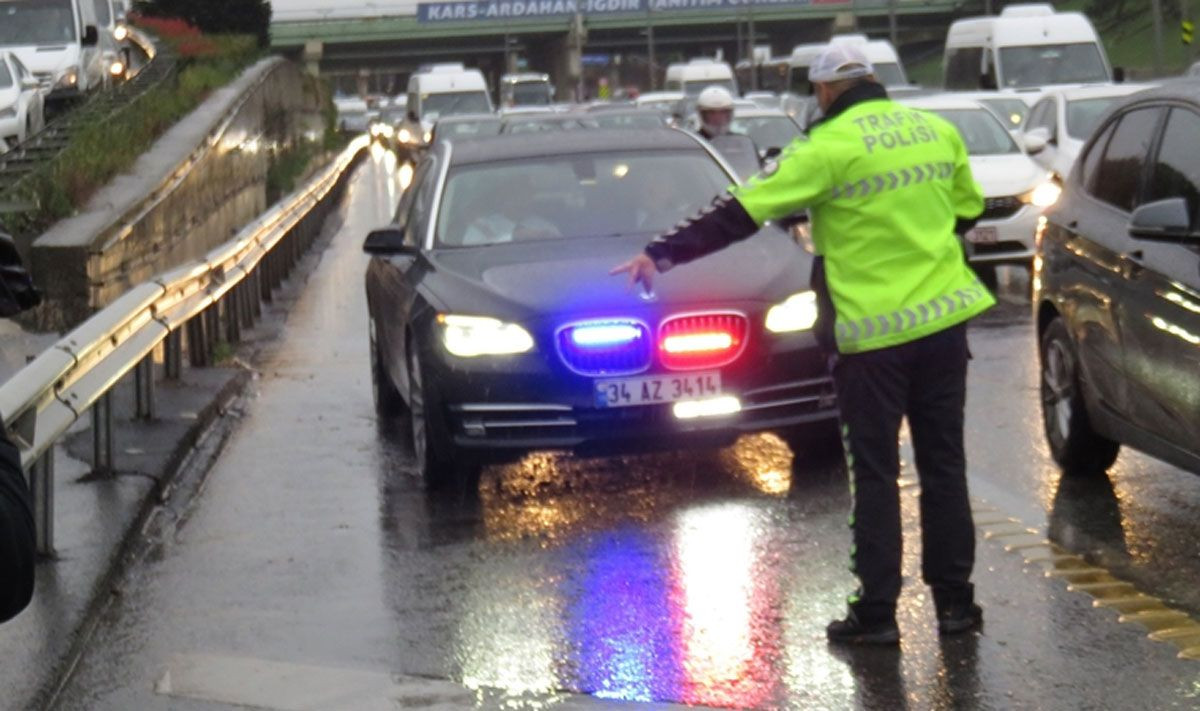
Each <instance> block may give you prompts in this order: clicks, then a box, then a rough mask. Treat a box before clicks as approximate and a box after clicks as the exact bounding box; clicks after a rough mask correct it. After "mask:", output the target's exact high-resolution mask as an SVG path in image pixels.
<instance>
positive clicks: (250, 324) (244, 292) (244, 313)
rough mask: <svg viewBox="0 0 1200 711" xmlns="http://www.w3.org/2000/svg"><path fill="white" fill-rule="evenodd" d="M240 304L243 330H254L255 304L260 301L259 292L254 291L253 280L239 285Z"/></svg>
mask: <svg viewBox="0 0 1200 711" xmlns="http://www.w3.org/2000/svg"><path fill="white" fill-rule="evenodd" d="M238 294H239V298H238V303H239V304H241V306H242V308H241V309H240V310H241V318H242V328H254V302H255V301H256V300H257V299H258V292H256V291H255V290H254V282H253V281H252V280H246V281H243V282H242V283H241V284H238Z"/></svg>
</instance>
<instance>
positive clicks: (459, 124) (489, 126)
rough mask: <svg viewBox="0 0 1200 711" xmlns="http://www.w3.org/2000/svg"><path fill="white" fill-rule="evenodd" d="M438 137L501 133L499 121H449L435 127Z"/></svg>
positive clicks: (477, 136)
mask: <svg viewBox="0 0 1200 711" xmlns="http://www.w3.org/2000/svg"><path fill="white" fill-rule="evenodd" d="M435 131H436V133H437V135H438V138H480V137H483V136H498V135H500V122H499V121H447V122H445V123H439V124H438V125H437V128H436V129H435Z"/></svg>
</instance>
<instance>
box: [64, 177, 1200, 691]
mask: <svg viewBox="0 0 1200 711" xmlns="http://www.w3.org/2000/svg"><path fill="white" fill-rule="evenodd" d="M394 177H395V165H394V164H393V163H391V162H390V161H389V160H388V159H386V158H385V157H383V156H376V157H375V158H374V159H373V160H372V161H371V162H369V163H368V164H367V165H366V166H365V167H364V169H363V172H362V174H361V175H360V176H359V178H358V180H357V181H356V184H355V186H354V188H353V190H352V191H351V194H350V205H349V207H348V209H347V211H346V214H345V221H346V226H345V228H344V229H343V231H342V233H341V234H340V235H339V237H338V238H337V239H336V240H335V242H334V243H333V245H332V246H331V248H330V249H329V251H328V252H327V253H326V255H325V256H324V258H323V262H322V264H321V265H320V267H319V268H318V270H317V271H316V272H315V273H314V275H313V278H312V281H311V283H310V284H309V285H308V287H307V289H306V291H305V292H304V294H303V296H302V298H301V299H300V301H299V302H298V303H297V304H296V306H295V308H294V309H293V312H292V315H291V317H290V319H289V323H288V327H287V329H286V332H285V334H284V336H283V338H282V340H281V342H280V343H278V344H277V345H276V346H275V347H273V348H272V349H271V350H270V352H269V353H267V354H266V355H265V357H264V359H263V362H262V363H261V368H262V373H263V377H262V379H261V381H260V382H259V383H258V385H257V389H256V394H255V397H254V398H252V399H251V400H249V401H248V403H247V406H246V413H245V417H244V420H243V422H242V423H241V425H240V427H239V429H238V431H237V432H236V433H235V434H234V436H233V438H232V440H231V441H230V443H229V445H228V447H227V449H226V451H225V453H224V454H223V456H222V458H221V459H220V461H219V462H218V463H217V465H216V467H215V468H214V470H213V472H212V473H211V476H210V479H209V481H208V484H207V487H206V490H205V492H204V493H203V495H202V496H201V497H200V498H199V499H198V500H197V501H196V502H195V504H194V509H193V510H192V512H191V513H190V515H189V517H188V519H187V520H186V522H185V523H184V524H183V525H181V527H180V528H179V530H178V531H177V532H176V533H175V535H174V536H173V537H172V538H171V540H170V541H168V542H166V543H164V545H163V546H162V548H161V550H160V551H159V554H158V555H157V556H155V557H154V558H153V559H152V560H151V561H150V562H148V563H147V564H146V565H145V566H143V567H142V568H140V569H138V570H137V571H135V573H134V574H133V575H132V576H131V579H130V580H129V581H128V582H127V584H126V585H125V586H124V594H123V595H122V596H121V598H120V600H119V602H118V604H117V605H116V606H115V607H114V609H113V611H112V612H111V613H110V614H109V615H107V616H106V618H105V620H104V622H103V624H102V625H101V627H100V629H99V630H98V632H97V634H96V636H95V639H94V642H93V643H92V645H91V646H90V648H89V650H88V652H87V654H86V655H85V656H84V658H83V659H82V661H81V663H80V666H79V670H78V673H77V674H76V675H75V677H74V678H73V679H72V681H71V683H70V684H69V685H68V686H67V689H66V691H65V693H64V695H63V697H62V703H61V704H60V708H64V709H135V708H136V709H143V708H162V709H167V708H169V709H184V710H185V711H189V710H191V709H206V710H207V709H216V708H229V707H230V706H229V704H231V703H233V701H231V698H230V694H231V693H232V692H231V691H230V689H231V688H235V687H237V686H238V684H250V683H251V681H253V678H252V677H249V676H247V677H246V678H224V679H218V680H215V681H213V680H210V683H212V684H214V685H217V686H221V688H219V689H218V688H208V689H206V688H204V687H202V686H200V687H197V688H193V689H191V690H190V691H189V692H188V693H182V692H179V691H178V690H176V691H175V692H174V694H175V695H164V694H170V693H172V692H171V689H172V688H173V687H172V686H171V685H170V684H164V683H163V682H164V679H167V678H168V676H169V672H170V671H171V670H172V667H171V662H170V660H171V659H172V658H173V656H174V655H218V656H220V655H224V656H227V657H237V658H251V659H261V660H270V661H274V662H283V663H291V664H296V665H310V666H316V667H321V668H327V669H330V670H365V671H371V672H377V673H379V674H382V675H404V676H405V677H406V678H433V679H447V680H450V681H451V682H454V683H455V684H458V685H462V686H463V687H466V688H467V689H469V690H471V692H472V694H475V695H476V697H477V698H478V699H481V700H483V702H482V704H481V705H484V706H489V707H497V708H500V707H506V708H544V707H553V706H555V705H556V704H568V703H572V702H573V700H572V699H570V698H569V697H567V696H564V694H568V695H569V694H586V695H589V696H591V697H594V698H597V699H599V700H603V701H614V702H615V701H628V702H641V701H660V702H672V703H682V704H693V705H702V706H714V707H733V708H797V709H810V708H814V709H844V708H864V709H889V710H890V709H899V708H912V709H1024V708H1031V709H1032V708H1039V709H1040V708H1048V709H1054V708H1132V707H1144V708H1155V709H1160V708H1162V709H1167V708H1181V709H1182V708H1196V707H1197V706H1198V705H1200V666H1198V665H1196V664H1195V663H1192V662H1185V661H1179V660H1176V659H1175V658H1174V655H1175V649H1174V648H1172V647H1168V646H1166V645H1161V644H1156V643H1152V642H1149V641H1147V640H1146V639H1145V638H1144V635H1143V634H1140V633H1139V632H1138V630H1137V629H1135V628H1133V627H1131V626H1118V625H1117V624H1115V622H1114V621H1113V619H1112V615H1111V614H1109V613H1105V612H1102V611H1096V610H1093V609H1092V608H1091V605H1090V600H1089V599H1088V598H1085V597H1084V596H1081V595H1077V594H1070V593H1067V592H1066V591H1065V588H1064V587H1063V586H1062V584H1061V583H1059V582H1057V581H1052V580H1047V579H1045V578H1044V577H1043V576H1042V575H1041V569H1040V568H1034V567H1030V566H1025V565H1024V564H1023V562H1022V561H1021V559H1020V558H1017V557H1014V556H1011V555H1008V554H1006V553H1004V552H1003V549H1002V548H1001V547H999V546H997V545H996V544H995V543H992V542H983V541H981V543H980V547H979V566H978V575H977V581H978V583H979V587H980V591H979V594H980V597H981V600H982V601H983V603H984V604H985V606H986V608H987V615H988V617H987V619H988V622H987V630H986V632H985V634H984V635H982V636H981V637H978V638H976V637H968V638H963V639H957V640H952V641H949V642H944V643H943V642H940V641H939V640H938V638H937V636H936V634H935V632H934V630H933V627H932V621H933V618H932V615H933V611H932V603H931V601H930V600H929V596H928V594H927V593H926V591H925V590H924V588H923V587H921V585H920V583H919V579H920V578H919V537H918V536H916V535H915V532H916V530H917V529H916V495H917V492H916V490H915V489H911V488H910V489H906V490H905V492H904V497H903V499H904V504H905V530H906V532H907V539H906V540H907V541H908V542H909V545H908V547H907V549H906V552H905V573H906V576H907V585H906V588H905V594H904V598H903V600H902V605H901V609H900V624H901V628H902V630H903V633H904V645H903V648H902V650H901V651H899V652H897V651H892V650H866V651H859V652H850V653H847V652H839V651H837V650H831V649H829V648H828V647H827V645H826V644H825V642H824V637H823V630H824V625H825V624H826V622H827V621H828V620H829V619H831V618H832V617H833V616H835V615H839V614H840V613H841V612H842V609H843V598H844V595H845V594H846V593H847V592H848V591H849V590H850V588H851V587H852V583H853V580H852V578H851V576H850V574H849V572H848V571H847V564H848V558H847V556H848V548H849V536H848V531H847V530H846V513H847V511H848V509H849V496H848V492H847V486H846V480H845V473H844V471H843V470H842V467H841V465H840V463H839V462H837V461H829V460H827V459H826V460H821V459H813V458H811V457H809V456H807V455H805V454H804V453H800V454H799V456H796V457H793V455H792V453H791V452H790V451H789V450H788V449H787V447H786V446H785V445H783V443H782V442H780V441H779V440H777V439H775V438H774V437H771V436H767V435H764V436H756V437H748V438H743V439H742V440H740V441H739V442H738V444H737V445H736V446H734V447H731V448H727V449H723V450H714V451H701V452H690V453H668V454H659V455H648V456H638V457H621V458H594V459H576V458H573V457H568V456H564V455H554V454H537V455H531V456H530V457H527V458H526V459H524V460H523V461H521V462H519V463H517V464H514V465H510V466H505V467H495V468H491V469H488V470H487V471H486V472H485V473H484V476H483V479H482V482H481V484H480V489H479V491H478V492H471V493H469V494H468V493H466V492H451V493H448V494H446V495H439V496H428V495H426V494H424V493H423V492H422V491H421V490H420V487H419V486H418V484H417V482H416V481H415V480H414V478H413V476H412V473H411V472H412V467H411V464H410V459H409V452H408V446H407V443H406V442H405V441H404V440H403V437H400V436H398V435H396V434H395V433H396V432H399V431H402V430H403V427H402V423H401V422H400V421H390V422H389V421H385V422H378V421H377V420H376V417H375V415H374V412H373V409H372V406H371V398H370V390H369V381H368V378H369V372H368V368H367V365H366V364H367V353H366V350H367V349H366V343H367V339H366V315H365V304H364V298H363V296H362V280H361V275H362V272H363V270H364V268H365V261H366V260H365V257H363V256H362V255H361V254H359V253H358V247H359V244H360V242H361V238H362V236H363V235H364V234H365V232H366V230H367V229H369V228H370V227H373V226H375V225H376V224H378V223H380V222H383V221H386V219H387V217H388V216H389V215H390V212H391V205H392V204H394V202H393V201H394V200H395V197H396V185H395V182H396V181H395V180H394ZM983 325H984V326H985V327H984V328H979V329H976V330H975V332H974V335H973V348H974V350H975V355H976V360H975V362H974V364H973V368H974V372H973V376H972V392H971V403H970V407H971V417H970V428H971V431H970V448H971V449H970V452H971V457H972V485H973V487H974V490H975V491H974V493H976V494H977V495H981V496H983V497H984V498H986V499H988V500H989V501H991V502H992V503H994V504H995V505H996V506H997V507H998V508H1000V509H1002V510H1004V511H1006V512H1009V513H1011V514H1013V515H1017V516H1019V517H1021V518H1022V519H1024V520H1026V521H1027V522H1029V523H1031V524H1033V525H1041V524H1042V523H1043V522H1045V521H1046V520H1047V513H1046V512H1047V511H1050V515H1049V521H1050V527H1051V528H1052V529H1053V531H1054V532H1055V534H1056V536H1058V537H1059V538H1061V539H1063V540H1064V541H1067V539H1070V541H1067V543H1068V545H1072V547H1074V546H1075V545H1078V546H1079V547H1081V548H1083V549H1086V550H1095V551H1098V552H1099V554H1100V555H1102V556H1109V557H1112V558H1113V559H1114V560H1118V561H1120V560H1124V561H1125V563H1126V564H1127V565H1128V566H1130V567H1131V568H1132V569H1136V570H1138V571H1142V573H1143V574H1144V576H1145V577H1146V578H1147V579H1148V580H1150V581H1152V582H1154V583H1155V584H1158V581H1162V584H1163V585H1165V586H1167V587H1168V588H1170V589H1174V586H1175V585H1177V584H1178V585H1182V584H1183V582H1184V581H1186V580H1191V581H1195V580H1197V579H1200V570H1198V568H1200V565H1197V564H1196V561H1195V556H1196V546H1195V544H1194V541H1195V530H1196V527H1197V526H1200V517H1197V516H1195V511H1196V509H1195V507H1196V506H1197V505H1200V483H1198V482H1200V477H1194V478H1189V477H1187V476H1185V475H1182V474H1181V473H1179V472H1177V471H1175V470H1173V469H1170V468H1169V467H1166V466H1165V465H1161V464H1157V463H1154V462H1153V461H1152V460H1148V459H1146V458H1144V457H1140V456H1138V455H1123V457H1122V460H1121V462H1120V465H1119V467H1118V470H1117V472H1116V474H1115V476H1114V481H1115V484H1114V485H1113V487H1112V488H1105V487H1104V486H1103V485H1102V484H1098V483H1093V482H1088V483H1079V482H1063V483H1062V484H1060V483H1059V480H1058V475H1057V473H1056V472H1055V471H1053V470H1052V469H1051V468H1050V467H1049V466H1048V465H1047V464H1046V462H1047V461H1048V460H1047V458H1046V457H1045V455H1044V445H1043V444H1042V441H1041V435H1040V424H1039V421H1038V415H1037V411H1036V409H1033V407H1034V406H1035V404H1036V392H1035V391H1034V390H1033V388H1034V386H1035V384H1036V366H1035V363H1034V361H1033V360H1032V358H1033V355H1034V352H1033V350H1032V348H1031V347H1030V346H1029V343H1030V339H1031V335H1030V327H1029V325H1028V318H1027V316H1026V312H1025V310H1024V309H1023V308H1022V307H1016V306H1010V307H1004V308H1002V309H1000V310H999V311H998V312H997V313H996V314H993V315H991V316H989V317H988V321H987V322H986V323H985V324H983ZM906 473H908V474H911V469H910V470H907V472H906ZM1188 516H1191V518H1190V520H1189V519H1188V518H1187V517H1188ZM1071 541H1074V543H1071ZM1151 541H1154V545H1150V542H1151ZM1120 551H1123V552H1120ZM1172 558H1174V562H1173V563H1172V562H1171V559H1172ZM1189 561H1190V562H1189ZM1189 565H1190V566H1191V567H1189ZM1151 591H1152V592H1153V590H1151ZM1189 594H1190V595H1191V596H1192V598H1188V599H1190V600H1191V601H1192V602H1193V603H1194V602H1195V600H1194V596H1195V595H1196V592H1195V589H1194V582H1193V589H1192V590H1191V591H1190V593H1189ZM1184 597H1185V598H1187V595H1184ZM249 674H250V672H247V675H249ZM353 678H357V677H353ZM352 680H353V679H352V678H351V677H350V675H349V674H347V682H346V683H347V684H349V683H351V682H352ZM255 683H256V684H257V683H258V682H257V681H256V682H255ZM258 686H259V687H260V688H261V687H262V684H258ZM156 687H157V688H158V690H159V691H160V692H163V693H156V692H155V689H156ZM267 688H269V685H268V687H267ZM219 692H220V693H219ZM218 701H220V702H221V703H217V702H218ZM373 701H374V702H375V704H374V705H369V704H360V705H351V704H346V705H344V706H343V707H344V708H372V709H373V708H392V707H393V705H392V704H389V703H386V700H384V699H380V698H375V699H373ZM446 707H447V706H443V708H446ZM280 708H285V707H283V706H280Z"/></svg>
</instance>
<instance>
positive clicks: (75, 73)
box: [54, 67, 79, 89]
mask: <svg viewBox="0 0 1200 711" xmlns="http://www.w3.org/2000/svg"><path fill="white" fill-rule="evenodd" d="M77 84H79V67H71V68H69V69H67V70H66V71H65V72H63V73H62V74H59V75H58V81H56V82H54V87H55V88H56V89H72V88H74V87H75V86H76V85H77Z"/></svg>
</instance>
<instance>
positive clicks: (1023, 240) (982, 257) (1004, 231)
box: [966, 205, 1042, 265]
mask: <svg viewBox="0 0 1200 711" xmlns="http://www.w3.org/2000/svg"><path fill="white" fill-rule="evenodd" d="M1041 215H1042V209H1041V208H1038V207H1034V206H1033V205H1025V206H1023V207H1022V208H1021V209H1020V210H1018V211H1017V212H1016V213H1015V214H1014V215H1012V216H1011V217H1007V218H1005V219H1001V220H980V221H979V224H978V225H976V227H977V228H980V227H984V228H988V227H990V228H992V229H995V230H996V241H995V242H971V241H968V242H967V243H966V250H967V258H968V260H970V262H971V263H972V264H1021V265H1026V264H1029V262H1030V261H1031V260H1032V259H1033V252H1034V233H1035V232H1037V222H1038V218H1039V217H1041Z"/></svg>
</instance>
